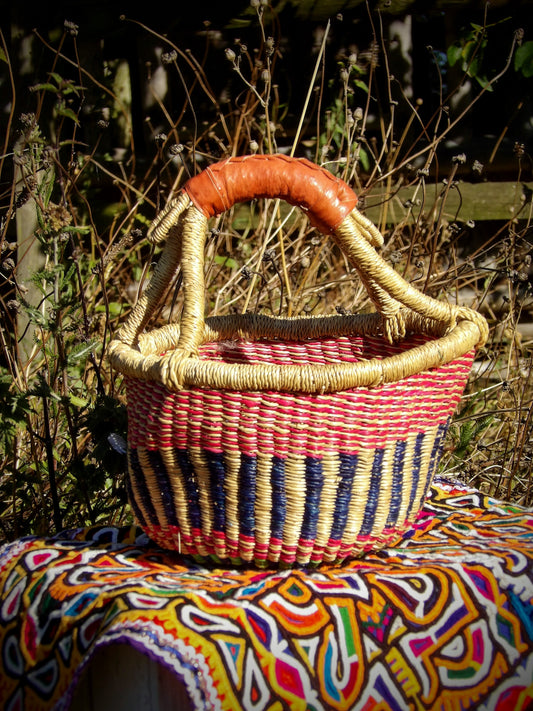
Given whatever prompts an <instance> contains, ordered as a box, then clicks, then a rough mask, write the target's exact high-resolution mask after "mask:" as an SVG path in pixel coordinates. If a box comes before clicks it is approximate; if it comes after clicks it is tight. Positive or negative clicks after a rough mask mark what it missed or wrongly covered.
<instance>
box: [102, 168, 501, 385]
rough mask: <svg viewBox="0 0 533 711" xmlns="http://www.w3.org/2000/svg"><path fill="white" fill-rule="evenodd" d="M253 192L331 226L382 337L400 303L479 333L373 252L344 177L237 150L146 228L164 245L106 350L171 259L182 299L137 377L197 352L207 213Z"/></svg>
mask: <svg viewBox="0 0 533 711" xmlns="http://www.w3.org/2000/svg"><path fill="white" fill-rule="evenodd" d="M257 197H270V198H282V199H284V200H286V201H287V202H289V203H290V204H293V205H298V206H299V207H300V208H301V209H302V210H304V211H305V212H306V214H307V215H308V217H309V219H310V221H311V222H312V223H313V224H314V225H316V226H317V227H319V229H320V230H321V231H322V232H324V233H327V234H330V233H331V235H332V237H333V239H334V240H335V242H336V243H337V244H338V245H339V247H340V248H341V249H342V251H343V252H344V254H345V255H346V257H347V258H348V260H349V262H350V263H351V264H352V265H353V266H354V267H355V268H356V269H357V271H358V272H359V274H360V276H361V278H362V280H363V282H364V284H365V286H366V287H367V289H368V291H369V294H370V296H371V298H372V300H373V301H374V303H375V305H376V307H377V309H378V311H379V313H380V314H381V317H382V321H383V327H384V330H385V332H386V334H387V336H388V337H389V340H394V339H396V338H398V337H401V336H402V335H404V333H405V309H404V308H403V307H406V309H407V311H409V312H411V313H413V312H414V314H415V316H416V318H419V319H420V321H419V322H420V323H423V322H430V323H432V324H435V323H436V324H439V325H438V326H437V330H439V331H441V332H442V333H446V332H448V331H449V330H450V329H453V328H454V327H455V326H456V324H457V323H458V321H469V322H473V323H474V324H475V326H476V327H477V328H474V331H473V333H474V334H475V333H476V332H478V333H479V338H478V339H477V343H478V344H479V343H482V342H484V341H485V340H486V338H487V325H486V321H485V319H484V318H483V317H482V316H481V315H479V314H478V313H476V312H475V311H473V310H471V309H468V308H466V307H464V308H463V307H458V306H454V305H451V304H448V303H446V302H442V301H437V300H436V299H433V298H431V297H429V296H427V295H426V294H423V293H422V292H420V291H418V290H417V289H415V288H414V287H413V286H411V285H410V284H409V283H408V282H406V281H405V280H404V279H402V277H401V276H400V275H399V274H398V273H397V272H396V271H395V270H394V269H393V268H392V267H390V266H389V264H387V262H386V261H385V260H384V259H383V258H382V257H381V256H380V255H379V254H378V253H377V252H376V250H375V249H374V247H375V246H377V245H379V244H381V243H382V240H383V238H382V237H381V234H380V232H379V230H378V229H377V228H376V227H375V226H374V225H373V224H372V222H371V221H370V220H368V219H367V218H366V217H364V216H363V215H361V214H360V213H359V212H358V210H357V209H356V208H355V205H356V203H357V197H356V195H355V193H354V192H353V191H352V190H351V188H350V187H349V186H348V185H347V184H346V183H345V182H344V181H342V180H340V179H339V178H336V177H334V176H333V175H331V174H330V173H329V172H328V171H326V170H325V169H323V168H320V167H319V166H316V165H314V164H313V163H310V162H309V161H307V160H305V159H298V158H291V157H288V156H283V155H268V156H245V157H241V158H229V159H227V160H224V161H222V162H220V163H217V164H215V165H212V166H210V167H209V168H207V169H205V170H204V171H203V172H202V173H200V174H199V175H197V176H195V177H193V178H191V179H190V180H189V181H188V182H187V183H186V184H185V186H184V188H183V190H182V191H181V193H180V195H179V196H178V198H176V199H175V200H172V201H171V202H169V204H168V205H167V207H166V208H165V210H163V211H162V212H161V213H160V214H159V215H158V217H157V218H156V219H155V220H154V222H153V224H152V226H151V228H150V232H149V236H150V239H151V240H152V241H153V242H160V241H162V240H163V239H165V238H166V240H167V242H166V246H165V249H164V251H163V254H162V255H161V258H160V260H159V263H158V265H157V268H156V270H155V271H154V273H153V276H152V279H151V281H150V286H149V288H148V289H147V291H146V293H145V294H144V295H143V296H142V297H141V298H140V299H139V301H138V302H137V305H136V307H135V308H134V309H133V311H132V312H131V313H130V315H129V317H128V319H127V320H126V322H125V323H124V325H123V326H122V327H121V329H120V331H119V333H118V334H117V338H116V341H117V343H114V344H112V345H113V348H110V351H111V352H112V353H114V351H115V350H116V349H118V350H120V346H119V345H118V341H120V342H122V343H123V344H125V345H129V346H134V345H135V344H136V343H137V341H138V338H139V335H140V334H141V332H142V330H143V328H144V326H145V325H146V324H147V322H148V320H149V318H150V317H151V315H152V314H153V313H154V310H155V308H156V307H157V305H158V304H159V303H160V300H161V299H162V297H163V295H164V293H165V291H166V289H167V288H168V285H169V283H170V281H171V279H172V276H173V275H174V273H175V271H176V269H177V267H178V265H180V266H181V268H182V276H183V296H184V303H183V311H182V315H181V320H180V324H179V335H178V337H177V343H176V344H175V348H174V349H173V351H172V354H170V355H169V356H165V360H164V366H162V365H161V366H160V365H158V356H156V355H155V354H154V355H150V356H147V357H146V358H143V359H139V367H140V368H141V369H142V371H143V372H144V376H143V377H148V373H149V372H151V371H152V369H153V368H154V369H157V368H159V369H161V368H163V370H164V371H165V373H167V371H168V372H170V371H172V381H173V382H174V384H175V386H176V387H179V385H180V383H181V382H183V377H184V372H185V370H186V369H187V367H188V361H189V358H190V356H194V355H195V354H196V353H197V349H198V347H199V346H200V344H201V343H202V341H203V337H204V333H205V320H204V309H205V304H204V298H205V295H204V294H205V285H204V250H205V240H206V233H207V220H208V218H209V217H212V216H214V215H217V214H220V213H222V212H224V211H225V210H228V209H229V208H230V207H231V206H232V205H234V204H236V203H237V202H242V201H246V200H250V199H253V198H257ZM191 202H192V203H193V204H192V205H191ZM433 328H435V326H434V325H433ZM474 339H476V336H475V335H474ZM475 342H476V341H475V340H474V343H475ZM113 357H114V356H113ZM436 357H437V358H439V357H440V356H439V355H438V354H437V356H436ZM189 363H190V361H189ZM165 373H163V372H162V371H161V373H160V375H159V376H158V377H160V378H161V379H162V381H163V382H164V381H166V380H167V375H166V374H165Z"/></svg>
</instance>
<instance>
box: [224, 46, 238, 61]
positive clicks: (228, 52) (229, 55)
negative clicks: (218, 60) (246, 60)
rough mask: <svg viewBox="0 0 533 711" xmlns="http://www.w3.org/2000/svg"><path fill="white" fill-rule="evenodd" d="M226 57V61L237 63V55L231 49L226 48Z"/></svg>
mask: <svg viewBox="0 0 533 711" xmlns="http://www.w3.org/2000/svg"><path fill="white" fill-rule="evenodd" d="M225 55H226V59H227V60H228V61H229V62H235V58H236V57H237V55H236V54H235V52H234V51H233V50H232V49H231V48H230V47H227V48H226V51H225Z"/></svg>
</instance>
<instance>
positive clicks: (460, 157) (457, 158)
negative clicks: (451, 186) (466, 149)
mask: <svg viewBox="0 0 533 711" xmlns="http://www.w3.org/2000/svg"><path fill="white" fill-rule="evenodd" d="M452 163H457V164H458V165H464V164H465V163H466V155H465V154H464V153H459V154H458V155H456V156H453V158H452Z"/></svg>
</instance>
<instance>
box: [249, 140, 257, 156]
mask: <svg viewBox="0 0 533 711" xmlns="http://www.w3.org/2000/svg"><path fill="white" fill-rule="evenodd" d="M248 145H249V148H250V151H251V153H257V151H258V150H259V144H258V143H257V141H250V143H249V144H248Z"/></svg>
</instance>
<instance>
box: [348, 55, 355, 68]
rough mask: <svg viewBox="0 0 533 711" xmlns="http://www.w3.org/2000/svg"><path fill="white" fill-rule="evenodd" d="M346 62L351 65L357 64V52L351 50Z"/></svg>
mask: <svg viewBox="0 0 533 711" xmlns="http://www.w3.org/2000/svg"><path fill="white" fill-rule="evenodd" d="M348 64H349V65H350V66H351V67H353V66H355V65H356V64H357V54H356V53H355V52H352V54H350V56H349V57H348Z"/></svg>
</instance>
